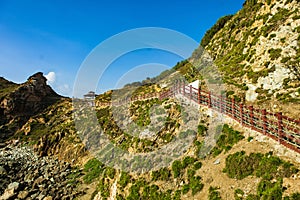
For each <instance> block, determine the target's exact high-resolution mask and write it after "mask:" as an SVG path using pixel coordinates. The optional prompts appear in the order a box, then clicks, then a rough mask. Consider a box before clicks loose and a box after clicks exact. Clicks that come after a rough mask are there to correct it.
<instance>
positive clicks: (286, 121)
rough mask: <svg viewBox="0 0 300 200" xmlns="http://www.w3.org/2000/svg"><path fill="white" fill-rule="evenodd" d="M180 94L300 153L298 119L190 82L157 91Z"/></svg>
mask: <svg viewBox="0 0 300 200" xmlns="http://www.w3.org/2000/svg"><path fill="white" fill-rule="evenodd" d="M175 94H181V95H183V96H185V97H186V98H188V99H189V100H191V101H194V102H196V103H197V104H199V105H204V106H207V107H209V108H211V109H213V110H216V111H218V112H220V113H223V114H225V115H227V116H229V117H230V118H232V119H234V120H235V121H237V122H239V123H240V124H241V125H242V126H244V127H248V128H250V129H252V130H255V131H257V132H259V133H262V134H264V135H266V136H268V137H270V138H272V139H274V140H276V141H278V142H279V143H280V144H282V145H284V146H286V147H287V148H290V149H292V150H294V151H296V152H298V153H300V120H295V119H292V118H290V117H287V116H283V115H282V113H281V112H278V113H271V112H268V111H266V110H265V109H256V108H254V107H253V106H247V105H245V104H242V103H238V102H235V100H234V99H229V98H225V97H222V96H219V95H213V94H212V93H210V92H207V91H203V90H201V89H199V88H194V87H192V86H191V85H185V84H184V83H177V84H175V85H174V87H173V88H172V89H171V90H167V91H165V92H162V93H161V96H160V98H161V99H163V98H166V97H171V96H174V95H175Z"/></svg>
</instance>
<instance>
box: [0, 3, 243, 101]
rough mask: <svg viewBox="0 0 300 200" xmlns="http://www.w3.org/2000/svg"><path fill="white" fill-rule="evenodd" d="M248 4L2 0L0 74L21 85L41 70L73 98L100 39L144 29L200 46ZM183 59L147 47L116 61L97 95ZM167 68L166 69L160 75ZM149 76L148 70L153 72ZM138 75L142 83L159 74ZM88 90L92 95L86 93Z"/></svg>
mask: <svg viewBox="0 0 300 200" xmlns="http://www.w3.org/2000/svg"><path fill="white" fill-rule="evenodd" d="M243 3H244V0H243V1H242V0H235V1H232V2H230V3H229V2H228V1H225V0H213V1H209V2H208V1H191V2H189V3H185V2H183V1H179V0H176V2H172V3H169V2H168V1H162V2H161V1H151V2H142V3H141V2H140V1H136V0H132V1H129V2H123V1H121V0H115V1H107V0H104V1H101V2H97V1H91V2H89V3H88V4H87V3H85V2H83V1H76V2H72V1H63V2H61V1H36V0H28V1H18V0H17V1H1V2H0V43H1V47H0V72H1V73H0V76H2V77H4V78H5V79H7V80H10V81H13V82H15V83H22V82H25V81H26V80H27V78H28V77H29V76H31V75H32V74H34V73H36V72H39V71H40V72H43V74H44V75H45V76H46V77H47V79H48V83H49V85H50V86H51V87H52V88H53V89H54V90H55V91H56V92H57V93H59V94H60V95H63V96H69V97H71V96H72V91H73V85H74V81H75V78H76V76H77V72H78V70H79V67H80V65H81V64H82V63H83V61H84V60H85V58H86V57H87V56H88V54H89V53H90V52H91V51H93V49H94V48H95V47H96V46H97V45H98V44H99V43H101V42H102V41H104V40H106V39H107V38H109V37H111V36H113V35H115V34H118V33H120V32H123V31H126V30H130V29H135V28H140V27H162V28H167V29H172V30H175V31H178V32H181V33H183V34H186V35H187V36H189V37H191V38H192V39H194V40H195V41H197V42H198V43H200V41H201V39H202V37H203V35H204V34H205V32H206V31H207V30H208V29H209V28H210V27H212V26H213V25H214V24H215V22H216V21H217V20H218V19H219V18H220V17H222V16H224V15H229V14H235V13H236V12H237V11H238V10H240V9H241V8H242V5H243ZM181 60H182V59H181V58H180V57H178V56H176V55H172V54H170V53H169V52H163V51H159V50H155V49H152V50H151V49H144V50H139V51H135V52H131V53H129V54H126V55H124V56H122V57H120V58H119V59H117V60H116V61H115V62H114V63H112V65H111V66H110V68H109V70H107V71H106V74H105V76H104V77H103V81H102V82H101V81H100V82H99V85H98V88H96V90H95V92H96V93H99V92H102V91H106V90H109V89H113V88H115V87H116V83H117V82H118V80H119V79H120V78H121V77H122V76H123V75H124V73H127V72H128V71H130V70H131V69H133V68H134V67H136V66H138V65H142V64H147V63H161V64H163V65H164V66H167V67H168V68H171V67H173V66H174V65H175V64H176V63H177V62H178V61H181ZM163 70H165V68H164V69H162V70H161V71H163ZM149 73H150V72H149ZM159 73H160V72H159V70H155V73H154V72H151V73H150V74H149V75H148V72H147V73H144V74H140V75H139V80H138V79H134V80H132V81H141V80H143V79H145V78H146V77H153V76H156V75H158V74H159ZM87 92H88V91H87Z"/></svg>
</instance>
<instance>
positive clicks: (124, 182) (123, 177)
mask: <svg viewBox="0 0 300 200" xmlns="http://www.w3.org/2000/svg"><path fill="white" fill-rule="evenodd" d="M130 179H131V176H130V175H129V174H128V173H126V172H121V177H120V180H119V182H118V183H119V185H120V186H121V188H124V187H126V186H127V184H128V183H130Z"/></svg>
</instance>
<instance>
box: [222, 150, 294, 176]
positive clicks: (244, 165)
mask: <svg viewBox="0 0 300 200" xmlns="http://www.w3.org/2000/svg"><path fill="white" fill-rule="evenodd" d="M223 172H225V173H227V175H228V176H229V177H230V178H237V179H243V178H245V177H247V176H249V175H256V176H257V177H263V178H264V179H266V180H271V179H272V178H283V177H290V176H291V175H292V174H294V173H297V172H298V169H296V168H295V167H294V166H293V165H292V164H291V163H289V162H285V161H282V160H281V159H279V158H278V157H275V156H272V153H267V154H261V153H251V154H250V155H246V154H245V152H244V151H241V152H237V153H235V154H231V155H229V156H228V157H227V158H226V167H225V168H224V170H223Z"/></svg>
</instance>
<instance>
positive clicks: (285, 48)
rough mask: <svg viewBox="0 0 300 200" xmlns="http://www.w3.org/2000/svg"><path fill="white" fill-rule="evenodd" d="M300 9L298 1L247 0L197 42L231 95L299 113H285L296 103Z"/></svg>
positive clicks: (299, 82) (299, 48)
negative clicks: (205, 52)
mask: <svg viewBox="0 0 300 200" xmlns="http://www.w3.org/2000/svg"><path fill="white" fill-rule="evenodd" d="M299 9H300V2H299V1H298V0H282V1H275V0H268V1H264V0H247V1H246V2H245V3H244V7H243V8H242V9H241V10H240V11H239V12H238V13H237V14H235V15H234V16H232V17H227V18H221V19H220V20H219V21H218V23H217V24H216V25H215V26H213V27H212V29H210V30H208V31H207V33H206V34H205V36H204V38H203V40H202V42H201V44H202V45H203V47H204V48H205V50H206V51H208V52H209V54H210V55H211V56H212V58H213V59H214V63H215V64H216V65H217V66H218V67H219V69H220V70H221V72H222V74H223V82H224V83H226V84H227V90H228V91H233V92H230V94H231V95H232V96H233V95H236V96H239V97H240V98H239V99H242V100H246V101H250V102H254V103H259V104H263V105H264V106H265V107H266V108H268V109H270V110H274V109H275V110H274V111H278V110H280V111H283V112H285V113H287V114H289V115H293V116H297V115H298V114H299V110H300V109H295V110H298V112H297V111H295V110H294V113H293V112H291V111H290V110H289V109H288V107H290V106H294V107H296V108H299V102H300V98H299V95H300V79H299V70H300V65H299V57H300V11H299ZM225 19H226V20H225ZM220 21H221V22H222V23H220ZM224 23H225V24H224ZM222 26H223V27H222ZM209 39H210V40H209ZM199 49H201V47H200V48H199ZM199 49H198V50H196V51H195V53H194V55H195V54H197V51H200V50H199ZM295 112H296V113H295Z"/></svg>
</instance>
